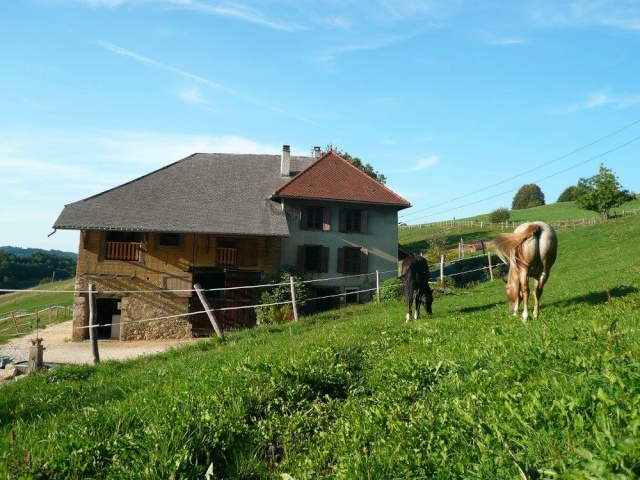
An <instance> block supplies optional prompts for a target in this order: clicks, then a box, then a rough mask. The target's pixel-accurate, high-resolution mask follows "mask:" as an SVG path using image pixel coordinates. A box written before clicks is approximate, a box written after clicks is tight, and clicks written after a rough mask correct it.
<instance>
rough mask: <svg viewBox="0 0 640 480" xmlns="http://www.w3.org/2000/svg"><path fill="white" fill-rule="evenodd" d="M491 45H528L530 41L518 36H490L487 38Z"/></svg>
mask: <svg viewBox="0 0 640 480" xmlns="http://www.w3.org/2000/svg"><path fill="white" fill-rule="evenodd" d="M487 43H489V45H498V46H507V47H508V46H512V45H527V44H528V43H529V42H528V41H527V40H525V39H523V38H518V37H504V38H495V37H494V38H489V39H488V40H487Z"/></svg>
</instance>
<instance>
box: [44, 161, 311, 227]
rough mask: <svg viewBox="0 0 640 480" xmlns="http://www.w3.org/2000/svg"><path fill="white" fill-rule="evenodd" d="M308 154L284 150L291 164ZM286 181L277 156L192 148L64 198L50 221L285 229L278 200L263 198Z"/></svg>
mask: <svg viewBox="0 0 640 480" xmlns="http://www.w3.org/2000/svg"><path fill="white" fill-rule="evenodd" d="M313 160H314V159H313V158H311V157H297V156H291V170H293V171H300V170H302V169H304V168H305V167H307V166H308V165H309V164H311V163H312V161H313ZM286 180H288V177H283V176H282V175H281V174H280V155H240V154H223V153H211V154H209V153H196V154H193V155H191V156H189V157H187V158H184V159H182V160H180V161H178V162H176V163H173V164H171V165H168V166H166V167H164V168H161V169H159V170H156V171H154V172H151V173H149V174H147V175H145V176H143V177H140V178H138V179H136V180H133V181H131V182H128V183H125V184H123V185H120V186H119V187H116V188H113V189H111V190H107V191H105V192H102V193H100V194H98V195H95V196H93V197H89V198H86V199H84V200H80V201H78V202H74V203H71V204H69V205H66V206H65V207H64V210H63V211H62V213H61V214H60V216H59V217H58V219H57V220H56V222H55V223H54V225H53V228H56V229H67V230H125V231H143V232H180V233H203V234H222V235H266V236H288V235H289V229H288V227H287V221H286V218H285V215H284V212H283V211H282V209H281V208H280V204H278V203H276V202H274V201H272V200H270V199H269V198H270V197H271V195H272V194H273V192H274V191H275V190H276V189H277V188H278V187H279V186H280V185H282V184H283V183H284V182H285V181H286Z"/></svg>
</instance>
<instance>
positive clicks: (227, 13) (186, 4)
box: [167, 0, 308, 31]
mask: <svg viewBox="0 0 640 480" xmlns="http://www.w3.org/2000/svg"><path fill="white" fill-rule="evenodd" d="M167 3H169V4H172V5H173V6H174V7H176V8H180V9H186V10H192V11H195V12H199V13H204V14H207V15H216V16H220V17H225V18H232V19H236V20H241V21H244V22H248V23H254V24H257V25H262V26H264V27H268V28H271V29H275V30H284V31H297V30H307V29H308V27H305V26H303V25H302V24H298V23H295V22H290V21H282V20H279V19H276V18H273V17H271V16H270V15H268V14H265V13H264V12H261V11H260V10H257V9H256V8H253V7H250V6H248V5H246V4H242V3H241V2H225V1H221V2H216V3H215V4H211V3H205V2H202V1H196V0H167Z"/></svg>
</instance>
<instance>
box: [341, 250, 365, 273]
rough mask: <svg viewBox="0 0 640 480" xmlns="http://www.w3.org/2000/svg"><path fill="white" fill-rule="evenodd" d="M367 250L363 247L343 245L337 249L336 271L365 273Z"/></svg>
mask: <svg viewBox="0 0 640 480" xmlns="http://www.w3.org/2000/svg"><path fill="white" fill-rule="evenodd" d="M368 263H369V252H368V250H366V249H364V248H358V247H344V248H339V249H338V273H346V274H358V273H367V271H368V268H369V264H368Z"/></svg>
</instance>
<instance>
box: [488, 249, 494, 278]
mask: <svg viewBox="0 0 640 480" xmlns="http://www.w3.org/2000/svg"><path fill="white" fill-rule="evenodd" d="M487 256H488V257H489V276H490V277H491V281H492V282H493V267H492V266H491V252H489V253H487Z"/></svg>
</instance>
